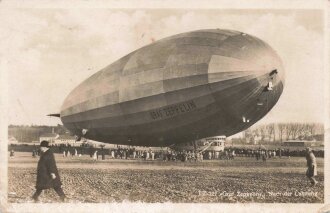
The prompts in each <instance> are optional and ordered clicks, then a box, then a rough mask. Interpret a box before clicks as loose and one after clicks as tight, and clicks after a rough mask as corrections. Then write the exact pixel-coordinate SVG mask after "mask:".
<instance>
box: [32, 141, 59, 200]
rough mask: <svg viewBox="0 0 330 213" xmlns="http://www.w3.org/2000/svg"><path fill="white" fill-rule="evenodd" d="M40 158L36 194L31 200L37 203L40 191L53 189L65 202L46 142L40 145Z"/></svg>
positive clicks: (53, 159)
mask: <svg viewBox="0 0 330 213" xmlns="http://www.w3.org/2000/svg"><path fill="white" fill-rule="evenodd" d="M40 151H41V156H40V159H39V162H38V168H37V183H36V192H35V193H34V194H33V196H32V198H33V200H34V201H35V202H37V201H38V198H39V195H40V194H41V192H42V190H44V189H50V188H53V189H54V190H55V191H56V193H57V194H58V195H59V196H60V198H61V201H64V200H65V194H64V192H63V190H62V187H61V186H62V183H61V180H60V176H59V174H58V170H57V166H56V162H55V158H54V154H53V152H52V151H51V150H50V149H49V142H48V141H41V143H40Z"/></svg>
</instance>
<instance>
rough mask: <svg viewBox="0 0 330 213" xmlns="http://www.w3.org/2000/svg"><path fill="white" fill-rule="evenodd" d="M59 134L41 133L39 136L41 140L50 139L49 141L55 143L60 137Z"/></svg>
mask: <svg viewBox="0 0 330 213" xmlns="http://www.w3.org/2000/svg"><path fill="white" fill-rule="evenodd" d="M58 137H59V135H58V134H56V133H44V134H42V135H40V137H39V142H41V141H48V142H49V143H51V144H52V143H54V142H55V140H56V138H58Z"/></svg>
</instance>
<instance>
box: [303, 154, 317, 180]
mask: <svg viewBox="0 0 330 213" xmlns="http://www.w3.org/2000/svg"><path fill="white" fill-rule="evenodd" d="M306 160H307V171H306V176H307V177H308V178H309V180H310V181H311V183H312V185H313V186H315V185H316V184H317V183H318V182H317V181H316V180H315V176H316V175H317V164H316V158H315V155H314V153H313V151H312V149H311V148H307V149H306Z"/></svg>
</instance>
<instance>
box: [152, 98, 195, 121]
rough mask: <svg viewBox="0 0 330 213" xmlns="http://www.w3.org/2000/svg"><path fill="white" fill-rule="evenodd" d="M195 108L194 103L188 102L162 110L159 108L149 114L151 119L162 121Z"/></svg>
mask: <svg viewBox="0 0 330 213" xmlns="http://www.w3.org/2000/svg"><path fill="white" fill-rule="evenodd" d="M195 108H196V104H195V103H194V101H188V102H185V103H181V104H176V105H172V106H168V107H164V108H160V109H157V110H154V111H151V112H150V115H151V117H152V119H162V118H165V117H171V116H175V115H178V114H180V113H185V112H190V111H191V110H194V109H195Z"/></svg>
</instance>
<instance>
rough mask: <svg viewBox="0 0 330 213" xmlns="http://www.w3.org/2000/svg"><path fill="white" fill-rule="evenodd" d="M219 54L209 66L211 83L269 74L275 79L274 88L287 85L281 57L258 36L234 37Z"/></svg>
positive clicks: (224, 45)
mask: <svg viewBox="0 0 330 213" xmlns="http://www.w3.org/2000/svg"><path fill="white" fill-rule="evenodd" d="M217 52H219V53H218V54H214V55H212V57H211V60H210V63H209V69H208V73H209V82H210V83H214V82H219V81H223V80H228V79H234V78H240V77H243V76H246V77H259V76H262V75H267V74H268V75H269V76H271V77H273V79H272V80H273V85H276V84H278V83H280V82H281V83H284V69H283V64H282V61H281V59H280V57H279V56H278V55H277V53H276V52H275V51H274V50H273V49H272V48H271V47H270V46H269V45H268V44H266V43H265V42H263V41H262V40H260V39H258V38H256V37H254V36H251V35H247V34H245V33H240V34H238V35H236V36H232V37H230V38H228V39H226V42H224V43H223V44H222V45H221V46H220V48H219V49H218V51H217ZM275 76H277V77H276V79H275Z"/></svg>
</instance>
